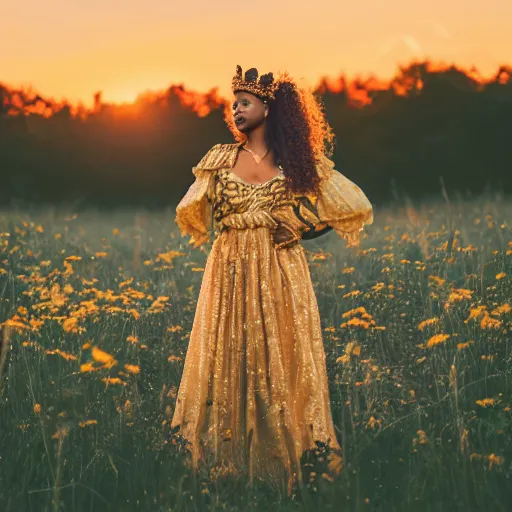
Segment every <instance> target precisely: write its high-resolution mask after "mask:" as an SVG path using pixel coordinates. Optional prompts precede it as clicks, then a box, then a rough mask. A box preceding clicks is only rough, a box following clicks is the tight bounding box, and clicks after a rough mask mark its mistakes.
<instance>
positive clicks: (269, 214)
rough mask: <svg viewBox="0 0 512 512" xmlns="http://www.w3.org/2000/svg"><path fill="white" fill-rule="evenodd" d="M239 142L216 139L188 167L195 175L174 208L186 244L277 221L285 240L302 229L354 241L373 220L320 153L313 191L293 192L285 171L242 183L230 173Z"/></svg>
mask: <svg viewBox="0 0 512 512" xmlns="http://www.w3.org/2000/svg"><path fill="white" fill-rule="evenodd" d="M239 148H240V144H217V145H216V146H214V147H213V148H211V149H210V151H209V152H208V153H207V154H206V155H205V156H204V157H203V159H202V160H201V161H200V162H199V164H198V165H197V166H196V167H194V168H193V170H192V172H193V174H194V176H195V177H196V180H195V181H194V183H193V184H192V185H191V187H190V188H189V190H188V191H187V193H186V194H185V196H184V197H183V199H182V200H181V201H180V203H179V204H178V206H177V208H176V223H177V224H178V226H179V227H180V231H181V234H182V235H184V234H186V233H188V234H190V235H191V236H192V238H191V240H190V243H194V245H195V246H198V245H200V244H202V243H204V242H206V241H207V240H208V238H209V236H208V235H209V232H210V231H211V227H212V222H211V221H212V220H213V227H214V232H215V234H218V233H220V232H222V231H224V230H226V229H253V228H257V227H266V228H269V229H275V228H277V227H278V226H279V227H280V228H284V229H285V230H287V231H289V232H290V239H289V241H290V242H293V241H296V240H298V239H300V238H301V237H302V234H303V233H304V232H306V231H312V230H313V231H316V230H319V231H320V230H323V229H325V227H326V226H330V227H332V228H334V230H335V231H336V232H337V233H338V234H339V235H340V236H341V237H343V238H345V239H347V242H348V244H349V245H357V244H358V243H359V232H360V231H361V230H362V229H363V227H364V225H365V224H371V223H372V222H373V209H372V205H371V203H370V202H369V200H368V198H367V197H366V195H365V194H364V193H363V191H362V190H361V189H360V188H359V187H358V186H357V185H356V184H355V183H353V182H352V181H350V180H349V179H348V178H346V177H345V176H344V175H343V174H341V173H340V172H338V171H337V170H335V169H334V163H333V162H332V161H331V160H329V159H328V158H327V157H325V156H324V155H321V157H320V158H319V160H318V163H317V172H318V175H319V177H320V185H319V193H317V194H307V195H298V194H295V193H293V192H292V191H291V190H290V189H289V187H288V179H287V177H286V176H285V172H284V173H283V172H281V173H280V174H278V175H276V176H274V177H273V178H271V179H269V180H267V181H266V182H264V183H261V184H255V183H247V182H245V181H243V180H242V179H241V178H240V177H238V176H237V175H236V174H234V173H233V172H232V168H233V165H234V162H235V159H236V156H237V153H238V150H239Z"/></svg>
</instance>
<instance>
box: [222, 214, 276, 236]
mask: <svg viewBox="0 0 512 512" xmlns="http://www.w3.org/2000/svg"><path fill="white" fill-rule="evenodd" d="M219 224H220V229H221V230H222V231H223V230H224V229H229V228H231V229H253V228H260V227H264V228H269V229H274V228H276V227H277V225H278V223H277V222H276V221H275V220H274V219H273V218H272V216H271V215H270V213H268V212H266V211H265V210H257V211H254V212H244V213H231V214H229V215H226V216H225V217H223V218H222V219H221V221H220V223H219Z"/></svg>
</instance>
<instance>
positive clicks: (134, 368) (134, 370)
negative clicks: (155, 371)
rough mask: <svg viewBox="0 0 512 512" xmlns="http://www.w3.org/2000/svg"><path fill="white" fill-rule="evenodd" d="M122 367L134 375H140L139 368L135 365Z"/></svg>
mask: <svg viewBox="0 0 512 512" xmlns="http://www.w3.org/2000/svg"><path fill="white" fill-rule="evenodd" d="M124 367H125V368H126V369H127V370H128V371H129V372H130V373H133V374H135V375H137V374H138V373H140V366H137V365H136V364H125V365H124Z"/></svg>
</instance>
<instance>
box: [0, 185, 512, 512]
mask: <svg viewBox="0 0 512 512" xmlns="http://www.w3.org/2000/svg"><path fill="white" fill-rule="evenodd" d="M173 219H174V210H173V208H169V209H168V210H166V211H162V212H159V213H155V212H151V213H148V212H145V211H136V210H124V211H123V210H116V211H113V212H110V213H108V212H100V211H97V210H94V209H89V210H84V211H80V212H79V213H77V212H74V211H73V209H72V208H67V209H66V208H40V209H35V208H33V209H31V208H25V209H23V210H16V209H11V210H9V211H3V212H0V322H1V329H2V330H1V338H0V339H1V343H2V345H1V350H0V510H1V511H2V512H14V511H16V512H19V511H34V512H43V511H61V510H62V511H66V512H67V511H103V510H105V511H131V510H144V511H161V512H163V511H181V510H198V511H199V510H200V511H210V510H211V511H213V510H215V511H217V510H223V511H243V510H268V509H269V508H272V509H275V510H347V511H367V510H368V511H369V510H379V511H409V510H415V511H419V510H421V511H423V510H425V511H436V512H440V511H445V510H446V511H454V510H464V511H471V510H492V511H502V510H503V511H505V510H509V508H508V506H509V505H508V504H509V503H512V421H511V420H512V394H511V391H512V365H511V363H512V350H511V342H512V336H511V332H512V283H511V276H512V201H511V200H510V199H507V198H504V197H502V196H500V195H499V194H494V195H493V194H487V195H482V196H480V197H478V198H465V197H457V198H451V200H449V199H448V197H445V198H444V199H443V198H442V197H441V198H440V199H439V200H435V201H425V202H423V203H421V204H420V203H417V204H412V203H410V202H408V201H402V202H401V203H397V204H396V205H395V206H389V207H388V208H385V209H384V208H382V209H378V208H376V211H375V224H374V225H372V226H370V227H368V228H367V230H366V232H365V235H364V237H363V239H362V242H361V246H360V248H359V249H358V250H357V249H347V248H345V243H344V241H343V240H341V239H340V238H339V237H338V236H337V235H336V234H335V233H333V232H331V233H329V234H328V235H325V236H323V237H321V238H318V239H316V240H311V241H304V242H303V246H304V248H305V250H306V252H307V257H308V260H309V262H310V269H311V276H312V279H313V282H314V285H315V290H316V294H317V298H318V304H319V308H320V312H321V317H322V327H323V329H324V342H325V343H324V344H325V350H326V357H327V366H328V378H329V385H330V392H331V400H332V401H331V404H332V412H333V418H334V422H335V425H336V429H337V432H338V435H339V439H340V441H341V443H342V446H343V450H344V469H343V471H342V473H341V475H340V477H339V479H338V480H335V481H331V480H330V479H329V478H328V477H327V475H326V474H325V473H324V472H323V470H322V464H321V457H318V458H317V459H312V462H310V463H311V464H313V465H312V466H310V468H311V469H310V472H309V481H308V483H307V492H304V493H302V494H301V495H294V496H292V497H291V498H287V497H286V494H283V493H282V492H281V491H280V490H279V489H277V488H276V487H274V486H272V485H265V484H263V483H262V484H259V485H257V486H256V487H255V488H253V489H250V488H249V487H248V486H247V482H245V481H242V480H235V479H232V478H230V477H229V476H223V475H222V474H220V473H218V472H216V473H214V472H209V471H208V468H204V469H203V471H202V473H201V475H199V477H197V478H196V477H194V475H193V474H192V473H191V471H190V469H189V468H188V466H187V464H186V452H185V450H184V449H183V447H180V446H179V445H176V444H175V440H174V439H173V438H172V437H171V436H170V435H169V429H168V426H169V420H170V418H171V415H172V411H173V406H174V401H175V398H176V392H177V387H178V385H179V380H180V376H181V370H182V367H183V361H184V357H185V354H186V349H187V343H188V336H189V333H190V328H191V325H192V321H193V316H194V311H195V305H196V300H197V296H198V293H199V287H200V284H201V278H202V270H203V268H204V263H205V261H206V257H207V254H208V249H209V245H205V246H203V247H201V248H198V249H193V248H191V246H190V245H189V244H187V240H186V239H182V238H181V237H180V236H179V232H178V230H177V227H176V226H175V224H174V222H173Z"/></svg>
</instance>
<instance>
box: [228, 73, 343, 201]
mask: <svg viewBox="0 0 512 512" xmlns="http://www.w3.org/2000/svg"><path fill="white" fill-rule="evenodd" d="M277 82H278V84H279V86H278V88H277V90H276V92H275V98H274V99H268V100H267V101H268V107H267V108H268V110H265V107H264V106H263V105H264V103H263V102H262V101H261V100H259V98H256V97H255V96H254V95H252V94H249V93H245V91H236V93H235V95H240V97H241V95H242V93H245V94H247V95H248V96H247V98H251V99H252V98H256V99H258V100H259V101H260V102H261V103H259V104H258V103H257V102H256V104H255V105H249V103H248V102H246V103H245V104H242V105H240V106H238V104H237V106H236V107H235V109H236V108H239V109H241V110H242V109H245V108H247V112H248V113H249V114H251V115H250V117H251V118H250V119H249V120H248V121H246V123H244V124H242V125H240V126H239V127H237V125H236V124H235V123H234V118H233V114H234V111H232V109H231V108H229V110H227V111H226V115H225V117H224V120H225V121H226V124H227V125H228V128H229V130H230V131H231V133H232V134H233V136H234V138H235V140H237V141H238V142H245V141H247V143H248V147H250V148H251V149H253V150H254V151H256V152H257V154H258V155H263V154H264V152H265V150H266V149H267V148H268V149H269V150H270V151H269V155H270V158H271V159H273V160H274V161H273V162H272V165H275V164H280V165H281V166H282V168H283V172H284V175H285V177H286V180H287V184H288V187H289V189H290V190H291V191H292V192H294V193H296V194H305V193H309V192H315V191H316V192H318V184H319V180H320V178H319V176H318V173H317V170H316V161H317V159H318V158H319V157H320V156H321V155H322V154H324V155H326V156H327V157H329V156H330V155H331V152H332V143H333V140H334V133H333V132H332V129H331V127H330V125H329V123H328V121H327V119H326V117H325V115H324V112H323V105H322V102H321V101H320V99H319V98H318V97H317V96H315V95H314V94H313V93H312V91H310V90H308V89H303V88H300V87H298V86H297V85H296V84H295V82H294V81H293V79H292V78H291V77H290V76H289V75H288V74H287V73H282V74H281V75H280V76H279V78H278V79H277ZM242 103H243V102H242ZM258 106H259V109H258V108H257V107H258ZM249 107H251V112H249ZM252 107H254V109H253V108H252ZM264 112H267V116H266V117H265V119H264V125H265V128H264V129H263V128H259V129H258V128H257V127H258V126H259V124H261V120H262V116H263V115H264ZM252 114H254V117H253V115H252ZM249 137H250V139H249ZM262 138H263V139H264V142H265V145H263V142H262ZM241 154H245V151H243V152H241ZM266 158H267V157H265V160H266ZM265 160H264V161H265ZM269 160H270V159H269ZM262 163H263V162H262ZM260 165H261V164H260ZM276 167H277V166H276ZM266 177H268V175H267V176H266ZM248 181H250V180H248ZM254 181H260V182H261V181H264V180H263V179H260V178H258V179H257V180H254Z"/></svg>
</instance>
